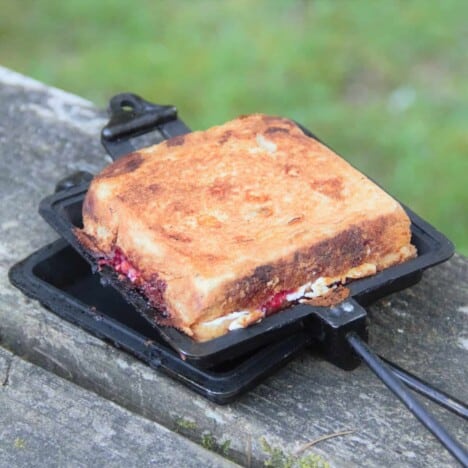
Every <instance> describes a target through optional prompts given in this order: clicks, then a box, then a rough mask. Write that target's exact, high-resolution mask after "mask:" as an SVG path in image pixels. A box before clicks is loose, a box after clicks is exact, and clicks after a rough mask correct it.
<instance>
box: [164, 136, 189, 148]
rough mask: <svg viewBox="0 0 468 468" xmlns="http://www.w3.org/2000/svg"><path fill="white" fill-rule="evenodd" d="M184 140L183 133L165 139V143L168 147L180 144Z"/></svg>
mask: <svg viewBox="0 0 468 468" xmlns="http://www.w3.org/2000/svg"><path fill="white" fill-rule="evenodd" d="M184 142H185V137H184V135H178V136H176V137H174V138H171V139H169V140H167V141H166V145H167V146H168V147H169V148H170V147H171V146H182V145H183V144H184Z"/></svg>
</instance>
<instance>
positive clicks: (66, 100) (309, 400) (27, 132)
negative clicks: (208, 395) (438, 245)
mask: <svg viewBox="0 0 468 468" xmlns="http://www.w3.org/2000/svg"><path fill="white" fill-rule="evenodd" d="M165 100H166V99H165V98H164V96H161V101H165ZM0 102H1V103H2V118H1V119H0V155H1V157H0V196H1V199H2V203H1V217H0V269H1V274H0V297H1V302H0V345H1V346H2V347H3V348H5V349H4V350H3V351H2V350H1V348H0V351H1V352H0V381H1V382H3V385H2V387H1V392H0V423H1V421H2V419H3V422H4V423H5V421H7V424H6V425H5V424H4V425H3V427H2V425H1V424H0V465H2V464H3V463H2V460H3V461H5V460H6V461H7V462H8V465H9V466H11V465H12V464H13V465H15V463H17V465H18V466H21V465H24V464H28V461H31V460H33V461H34V460H35V461H36V462H38V464H40V465H46V464H47V465H61V464H65V465H66V464H67V463H70V464H74V463H73V462H74V461H76V462H77V464H78V466H91V465H98V464H102V462H103V460H105V459H106V457H107V456H110V455H109V454H114V458H109V463H108V465H111V466H129V465H132V464H134V463H135V460H136V459H137V458H135V457H136V456H135V453H138V454H140V458H139V464H140V465H141V466H150V465H153V466H154V464H158V462H159V464H160V465H161V466H163V465H167V460H168V458H167V457H169V458H170V456H171V454H172V457H173V460H174V462H173V464H174V465H176V466H182V465H186V466H207V465H209V464H211V465H212V466H222V465H223V464H226V465H228V464H230V462H229V461H228V460H231V461H233V462H235V463H238V464H241V465H251V466H262V465H263V463H264V462H269V463H270V464H273V465H274V466H288V463H289V462H294V463H295V465H296V466H299V465H300V463H303V465H301V466H308V465H307V464H306V463H309V466H314V465H313V463H312V462H313V461H314V460H316V461H317V460H318V461H319V462H324V461H326V462H328V463H329V464H330V465H331V466H343V467H344V466H346V467H349V466H412V467H414V466H457V465H456V463H455V462H454V461H453V459H452V458H451V457H450V455H449V454H448V453H447V452H446V451H445V450H444V449H443V448H442V446H441V445H440V444H439V443H438V442H437V441H436V440H435V439H434V438H433V437H432V436H431V435H430V434H429V433H428V432H427V431H426V430H425V429H424V428H423V427H422V426H421V425H420V423H419V422H418V421H417V420H416V419H415V418H414V417H413V416H412V415H411V414H410V413H409V412H408V411H407V410H406V408H404V407H403V405H402V404H401V403H400V402H399V401H397V400H396V398H395V397H394V396H393V395H392V394H391V393H390V392H389V391H388V390H387V389H386V388H385V387H384V386H383V384H381V383H380V382H379V381H378V380H377V379H376V377H374V375H373V374H372V373H371V372H370V371H369V370H368V369H367V368H366V367H365V366H361V367H359V368H358V369H356V370H354V371H352V372H345V371H342V370H340V369H338V368H336V367H333V366H332V365H331V364H329V363H327V362H324V361H323V360H321V359H320V357H319V356H317V355H315V354H314V353H313V352H311V351H304V352H302V353H301V354H300V355H299V356H298V357H297V358H296V359H295V360H294V361H293V362H291V363H290V364H288V365H287V366H286V367H284V368H283V369H282V370H280V371H279V372H277V374H276V375H274V376H273V377H271V378H269V379H267V380H266V381H265V382H264V383H262V384H261V385H259V386H258V387H257V388H255V389H254V390H252V391H251V392H249V393H248V394H246V395H244V396H242V397H240V398H239V399H238V400H237V401H236V402H234V403H232V404H229V405H226V406H218V405H216V404H213V403H210V402H208V401H207V400H205V399H203V398H202V397H200V396H198V395H196V394H194V393H193V392H191V391H190V390H188V389H187V388H185V387H184V386H183V385H181V384H179V383H177V382H175V381H174V380H171V379H170V378H168V377H166V376H164V375H163V374H161V373H159V372H157V371H154V370H151V369H150V368H148V367H147V366H145V365H144V364H142V363H140V362H139V361H138V360H136V359H134V358H133V357H132V356H130V355H128V354H126V353H125V352H123V351H121V350H118V349H116V348H114V347H112V346H110V345H108V344H106V343H104V342H102V341H100V340H98V339H97V338H94V337H93V336H90V335H89V334H88V333H86V332H84V331H83V330H81V329H79V328H77V327H75V326H73V325H71V324H69V323H67V322H64V321H63V320H61V319H60V318H58V317H57V316H56V315H54V314H53V313H51V312H49V311H47V310H45V309H44V308H43V307H41V306H40V305H39V304H38V303H37V302H35V301H31V300H29V299H27V298H26V297H25V296H23V295H22V294H21V293H20V292H19V291H18V290H16V289H15V288H13V287H12V286H11V285H10V284H9V281H8V278H7V271H8V269H9V268H10V266H11V265H13V264H14V263H15V262H17V261H18V260H19V259H22V258H24V257H25V256H27V255H28V254H29V253H31V252H32V251H33V250H35V249H37V248H39V247H41V246H43V245H45V244H46V243H49V242H51V241H52V240H54V239H55V238H57V235H56V234H55V233H54V232H53V231H52V229H51V228H49V227H48V226H47V225H46V224H45V223H44V222H43V220H42V219H41V218H40V217H39V215H38V214H37V207H38V203H39V201H40V200H41V198H43V197H44V196H46V195H48V194H50V193H51V192H52V191H53V189H54V186H55V183H56V182H57V180H59V179H61V178H63V177H64V176H66V175H69V174H70V173H72V172H74V171H77V170H87V171H90V172H93V173H94V172H96V171H98V170H99V169H100V168H102V167H103V166H104V165H105V164H107V163H108V161H109V159H108V158H107V156H105V153H104V150H103V149H102V148H101V146H100V143H99V132H100V128H101V127H102V125H103V124H104V123H105V121H106V114H105V112H104V111H102V110H98V109H96V108H95V107H94V106H93V105H92V104H91V103H89V102H87V101H85V100H83V99H81V98H78V97H76V96H73V95H70V94H67V93H64V92H62V91H59V90H56V89H53V88H49V87H46V86H44V85H42V84H40V83H38V82H36V81H33V80H30V79H28V78H26V77H23V76H21V75H19V74H16V73H13V72H11V71H9V70H6V69H2V68H0ZM467 279H468V260H467V259H466V258H464V257H462V256H460V255H455V256H454V257H453V258H452V259H451V260H450V261H448V262H446V263H445V264H443V265H441V266H438V267H435V268H433V269H431V270H430V271H427V272H426V273H425V275H424V277H423V279H422V281H421V282H420V283H419V284H417V285H416V286H414V287H411V288H409V289H407V290H405V291H402V292H400V293H397V294H393V295H392V296H389V297H387V298H385V299H382V300H380V301H378V302H377V303H375V304H374V305H372V306H371V307H369V333H370V343H371V345H372V347H373V348H374V349H376V350H377V351H378V352H379V353H380V354H381V355H383V356H385V357H388V358H389V359H391V360H392V361H394V362H396V363H398V364H399V365H401V366H402V367H404V368H406V369H408V370H410V371H412V372H414V373H415V374H417V375H419V376H420V377H422V378H424V379H425V380H427V381H429V382H431V383H433V384H434V385H435V386H437V387H438V388H440V389H442V390H445V391H447V392H449V393H451V394H452V395H454V396H456V397H458V398H460V399H462V400H464V401H467V400H468V386H467V375H468V372H467V371H468V327H467V314H468V288H467ZM6 350H8V351H6ZM20 358H21V359H20ZM23 360H26V361H28V362H24V361H23ZM63 379H66V380H63ZM50 388H53V389H54V390H53V392H52V390H50ZM41 392H42V393H43V395H40V393H41ZM51 392H52V393H53V395H52V394H51ZM51 395H52V396H53V398H52V397H51ZM17 403H18V404H17ZM115 403H116V404H117V405H115ZM15 405H16V406H15ZM427 406H428V407H429V409H430V410H431V411H432V412H433V413H434V414H435V415H436V417H437V418H438V419H439V420H440V421H441V422H442V423H443V424H444V425H445V426H446V427H447V428H449V429H450V431H451V433H452V434H453V435H454V436H455V437H457V439H458V440H459V441H465V442H466V440H467V435H468V428H467V424H466V423H465V422H464V421H463V420H462V419H461V418H459V417H457V416H455V415H453V414H451V413H448V412H446V411H442V410H440V409H439V408H438V407H437V406H436V405H434V404H432V403H428V404H427ZM90 408H91V410H90ZM103 408H104V409H103ZM96 414H99V416H98V417H97V416H96ZM15 415H16V416H15ZM40 415H42V416H40ZM45 419H47V422H46V423H45V422H44V421H45ZM75 426H76V427H75ZM77 427H82V428H85V432H84V435H83V436H80V435H79V434H80V432H79V431H78V429H77ZM340 431H352V432H350V433H348V434H346V435H342V436H337V437H333V438H330V439H328V440H324V441H322V442H318V443H317V444H315V445H313V447H311V448H309V449H307V450H305V451H302V452H300V453H299V450H300V448H301V447H302V446H303V445H304V444H306V443H307V442H310V441H314V440H315V439H318V438H320V437H322V436H324V435H328V434H333V433H336V432H340ZM182 436H183V437H182ZM80 437H83V438H84V440H80ZM46 441H47V443H46ZM47 444H49V445H50V447H57V446H60V447H61V449H60V450H57V451H56V453H54V451H53V450H48V451H47V456H46V451H45V448H44V447H45V446H47ZM175 447H177V448H175ZM132 448H134V450H132ZM80 450H81V451H82V452H83V455H82V458H81V460H80ZM21 454H23V455H21ZM21 456H23V458H21ZM28 457H29V458H28ZM93 457H94V458H93ZM181 460H183V462H182V461H181ZM80 464H81V465H80ZM315 466H320V463H319V464H318V465H315Z"/></svg>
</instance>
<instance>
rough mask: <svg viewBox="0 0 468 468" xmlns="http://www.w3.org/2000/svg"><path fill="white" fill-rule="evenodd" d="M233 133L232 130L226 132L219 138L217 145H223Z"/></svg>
mask: <svg viewBox="0 0 468 468" xmlns="http://www.w3.org/2000/svg"><path fill="white" fill-rule="evenodd" d="M232 134H233V132H232V130H226V131H225V132H224V133H223V134H222V135H221V138H220V139H219V140H218V143H219V144H220V145H224V143H226V142H227V141H228V140H229V139H230V138H231V136H232Z"/></svg>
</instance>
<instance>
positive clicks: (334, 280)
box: [202, 263, 377, 330]
mask: <svg viewBox="0 0 468 468" xmlns="http://www.w3.org/2000/svg"><path fill="white" fill-rule="evenodd" d="M376 270H377V268H376V265H374V264H372V263H363V264H362V265H359V266H358V267H355V268H351V269H350V270H348V271H347V272H346V274H344V275H343V276H337V277H325V276H321V277H320V278H317V279H316V280H315V281H311V282H308V283H306V284H303V285H302V286H299V287H298V288H297V289H296V290H295V291H293V292H291V293H289V294H288V295H287V296H286V300H287V301H288V302H296V301H299V302H302V301H306V300H307V299H313V298H315V297H321V296H325V295H326V294H328V293H329V292H330V291H332V290H333V289H335V288H336V287H337V285H338V283H341V284H344V283H345V282H346V280H347V279H348V278H350V279H356V278H361V277H363V276H369V275H372V274H374V273H376ZM254 312H255V311H252V310H239V311H236V312H231V313H230V314H227V315H224V316H222V317H219V318H216V319H214V320H209V321H207V322H202V324H203V326H207V327H210V326H213V327H214V326H223V325H227V328H228V329H229V330H237V329H239V328H245V327H246V326H248V325H249V324H250V323H249V321H248V320H245V319H246V318H247V317H248V316H249V315H251V314H253V313H254Z"/></svg>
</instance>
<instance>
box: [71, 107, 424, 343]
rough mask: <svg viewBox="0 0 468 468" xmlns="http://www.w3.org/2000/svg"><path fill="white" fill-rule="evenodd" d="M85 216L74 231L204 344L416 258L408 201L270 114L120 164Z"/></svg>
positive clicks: (96, 190) (98, 183)
mask: <svg viewBox="0 0 468 468" xmlns="http://www.w3.org/2000/svg"><path fill="white" fill-rule="evenodd" d="M83 220H84V229H83V230H77V231H76V234H77V236H78V238H79V240H80V241H81V243H82V244H83V245H84V246H85V247H86V248H87V249H89V250H90V251H92V252H93V253H94V254H95V256H96V258H97V259H100V260H99V261H100V262H101V264H102V263H106V264H108V265H112V266H113V267H114V268H115V269H116V270H117V272H119V273H121V274H122V275H124V276H126V277H127V278H128V279H130V281H132V282H133V283H134V284H135V287H136V288H138V289H139V290H140V291H142V292H143V294H145V295H146V296H147V297H148V299H149V301H150V302H151V304H152V305H154V307H155V308H157V309H158V310H159V311H160V312H161V314H160V318H159V319H157V320H158V321H159V322H160V323H163V324H169V325H172V326H175V327H177V328H179V329H180V330H182V331H184V332H185V333H187V334H188V335H190V336H193V337H194V338H195V339H196V340H200V341H203V340H207V339H211V338H214V337H216V336H219V335H221V334H223V333H226V332H227V331H228V330H229V329H235V328H240V327H245V326H248V325H249V324H251V323H254V322H256V321H258V320H261V319H262V318H263V317H264V316H265V315H268V314H269V313H271V312H273V311H276V310H277V309H280V308H281V307H284V306H285V305H286V304H288V303H290V302H292V301H296V300H312V301H314V300H317V298H321V297H322V296H324V295H327V294H328V297H329V298H330V301H332V302H333V301H334V300H335V301H338V300H340V299H342V297H343V294H342V293H340V294H333V293H330V291H335V292H336V290H335V287H336V286H337V285H342V284H345V283H346V282H347V281H349V280H350V279H354V278H360V277H363V276H368V275H371V274H374V273H375V272H376V271H379V270H382V269H384V268H387V267H389V266H391V265H394V264H397V263H400V262H403V261H405V260H406V259H409V258H411V257H413V256H414V255H415V254H416V251H415V248H414V247H413V246H412V245H411V244H410V238H411V233H410V221H409V218H408V216H407V215H406V213H405V212H404V210H403V209H402V207H401V206H400V205H399V204H398V202H396V201H395V200H394V199H392V198H391V197H390V196H389V195H388V194H386V193H385V192H384V191H383V190H382V189H380V188H379V187H378V186H377V185H375V184H374V183H373V182H371V181H370V180H369V179H368V178H367V177H365V176H364V175H363V174H361V173H360V172H359V171H357V170H356V169H354V168H353V167H352V166H350V165H349V164H348V163H347V162H346V161H344V160H343V159H342V158H340V157H339V156H337V155H336V154H335V153H333V152H332V151H331V150H330V149H328V148H327V147H325V146H324V145H322V144H321V143H319V142H318V141H316V140H314V139H312V138H309V137H307V136H306V135H305V134H304V133H303V132H302V131H301V130H300V128H299V127H298V126H297V125H296V124H295V123H293V122H292V121H290V120H287V119H283V118H279V117H271V116H266V115H261V114H254V115H250V116H245V117H240V118H238V119H235V120H233V121H231V122H228V123H226V124H224V125H221V126H217V127H213V128H211V129H209V130H206V131H202V132H193V133H190V134H187V135H184V136H179V137H176V138H173V139H170V140H168V141H166V142H163V143H160V144H158V145H155V146H152V147H150V148H146V149H143V150H140V151H137V152H135V153H132V154H129V155H127V156H125V157H123V158H121V159H119V160H118V161H117V162H114V163H113V164H111V165H110V166H108V167H107V168H105V169H104V170H103V171H102V172H101V173H100V174H99V175H97V176H96V177H95V178H94V180H93V181H92V183H91V186H90V188H89V190H88V193H87V196H86V199H85V202H84V206H83ZM338 289H339V288H338ZM341 292H342V291H341ZM321 300H323V298H322V299H321Z"/></svg>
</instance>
